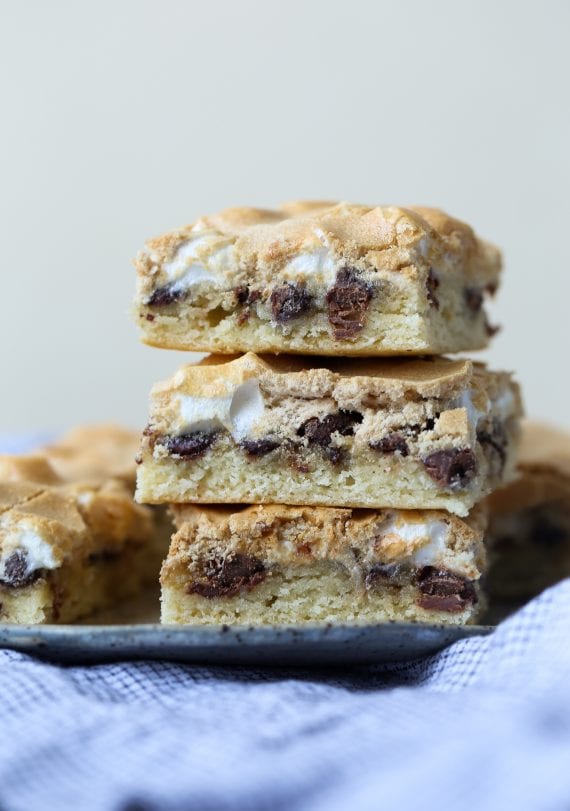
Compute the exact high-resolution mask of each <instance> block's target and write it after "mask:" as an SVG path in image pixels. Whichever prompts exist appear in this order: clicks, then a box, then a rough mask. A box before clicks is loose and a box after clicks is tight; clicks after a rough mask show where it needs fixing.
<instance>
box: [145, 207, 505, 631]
mask: <svg viewBox="0 0 570 811" xmlns="http://www.w3.org/2000/svg"><path fill="white" fill-rule="evenodd" d="M136 266H137V271H138V293H137V302H136V319H137V321H138V323H139V324H140V327H141V329H142V335H143V340H144V341H145V342H146V343H148V344H151V345H154V346H159V347H164V348H168V349H179V350H180V349H181V350H192V351H199V352H209V353H215V354H211V355H209V356H208V357H207V358H205V359H204V360H202V361H201V362H199V363H195V364H186V365H184V366H182V367H181V368H180V369H179V370H178V371H177V372H176V374H175V375H174V376H173V377H172V378H171V379H170V380H167V381H166V382H163V383H159V384H158V385H156V386H155V387H154V388H153V390H152V394H151V405H150V419H149V422H148V425H147V427H146V429H145V430H144V434H143V438H142V447H141V451H140V455H139V457H138V462H139V467H138V475H137V499H138V501H139V502H141V503H144V504H169V505H171V506H170V509H171V513H172V516H173V518H174V521H175V526H176V531H175V534H174V536H173V538H172V542H171V545H170V550H169V552H168V555H167V558H166V560H165V562H164V564H163V566H162V571H161V587H162V621H163V622H165V623H200V624H205V623H225V624H230V623H239V624H265V623H286V624H295V623H306V622H351V623H353V622H376V621H386V620H402V621H421V622H437V623H451V624H457V623H470V622H474V621H476V620H477V619H478V618H479V617H480V615H481V612H482V611H483V610H484V607H485V587H484V582H485V574H486V570H487V566H488V564H487V555H486V548H485V544H484V535H485V531H486V523H487V516H486V508H485V506H484V504H482V502H483V501H484V500H485V499H486V497H487V496H488V495H489V494H490V493H491V492H492V491H494V490H496V489H497V488H499V487H501V486H503V485H505V484H506V483H508V482H509V481H510V480H511V479H512V478H513V474H514V470H515V467H516V449H517V442H518V434H519V422H520V416H521V401H520V395H519V390H518V386H517V385H516V383H514V382H513V381H512V379H511V377H510V375H509V374H508V373H506V372H495V371H491V370H489V369H487V368H486V367H485V366H484V365H483V364H481V363H477V362H474V361H472V360H469V359H466V358H464V357H462V358H449V357H445V356H444V355H445V354H448V353H457V352H464V351H467V350H476V349H481V348H483V347H485V346H486V345H487V343H488V341H489V338H490V336H492V334H493V332H494V330H493V328H492V327H491V326H490V325H489V322H488V320H487V316H486V313H485V309H484V302H485V298H486V297H487V296H488V295H492V294H493V293H494V292H495V291H496V289H497V286H498V283H499V275H500V267H501V260H500V254H499V252H498V251H497V250H496V249H495V248H494V247H492V246H491V245H489V244H487V243H486V242H484V241H482V240H481V239H479V238H477V237H476V236H475V234H474V233H473V231H472V230H471V228H470V227H469V226H467V225H465V224H464V223H462V222H459V221H457V220H455V219H453V218H451V217H449V216H447V215H446V214H444V213H443V212H441V211H438V210H434V209H428V208H398V207H393V206H390V207H374V208H371V207H367V206H362V205H350V204H346V203H342V204H333V203H303V202H300V203H292V204H288V205H284V206H282V207H281V208H280V209H278V210H272V211H268V210H259V209H252V208H235V209H229V210H226V211H223V212H221V213H220V214H217V215H214V216H209V217H203V218H201V219H199V220H198V221H197V222H195V223H194V224H193V225H191V226H188V227H186V228H181V229H179V230H177V231H173V232H171V233H168V234H166V235H164V236H162V237H159V238H157V239H154V240H151V241H149V242H148V243H147V245H146V247H145V248H144V250H143V251H142V252H141V253H140V254H139V256H138V258H137V260H136Z"/></svg>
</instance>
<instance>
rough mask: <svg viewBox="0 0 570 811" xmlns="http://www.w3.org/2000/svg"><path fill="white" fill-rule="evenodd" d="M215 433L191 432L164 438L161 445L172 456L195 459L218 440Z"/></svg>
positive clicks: (217, 434)
mask: <svg viewBox="0 0 570 811" xmlns="http://www.w3.org/2000/svg"><path fill="white" fill-rule="evenodd" d="M218 436H219V433H218V432H217V431H213V432H210V433H208V432H206V431H192V432H191V433H190V434H180V436H167V437H164V438H163V440H162V442H161V444H163V445H165V446H166V448H167V450H168V452H169V453H171V454H172V455H173V456H182V457H183V458H184V459H196V458H198V457H199V456H202V455H203V454H204V453H205V452H206V451H207V450H208V448H209V447H210V446H211V445H213V443H214V442H215V441H216V439H217V438H218Z"/></svg>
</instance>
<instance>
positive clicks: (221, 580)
mask: <svg viewBox="0 0 570 811" xmlns="http://www.w3.org/2000/svg"><path fill="white" fill-rule="evenodd" d="M266 574H267V573H266V571H265V566H264V565H263V563H262V562H261V561H260V560H259V558H256V557H253V556H252V555H243V554H240V553H237V554H235V555H233V556H232V557H227V558H213V559H212V560H208V561H206V563H205V565H204V571H203V579H201V580H196V581H195V582H194V583H190V584H189V585H188V586H187V588H186V593H187V594H199V595H200V597H206V598H207V599H208V600H216V599H219V598H221V597H235V596H236V595H237V594H239V593H240V592H241V591H251V590H252V589H253V588H255V586H257V585H258V584H259V583H261V582H262V581H263V580H264V579H265V577H266Z"/></svg>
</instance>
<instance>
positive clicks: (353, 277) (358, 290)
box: [327, 268, 374, 341]
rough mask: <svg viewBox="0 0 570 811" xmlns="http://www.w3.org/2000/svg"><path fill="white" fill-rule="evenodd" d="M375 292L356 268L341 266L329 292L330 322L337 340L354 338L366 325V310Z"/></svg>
mask: <svg viewBox="0 0 570 811" xmlns="http://www.w3.org/2000/svg"><path fill="white" fill-rule="evenodd" d="M373 293H374V290H373V287H372V285H370V284H368V283H367V282H365V281H363V279H361V278H360V275H359V272H358V271H357V270H356V269H355V268H341V269H340V270H339V271H338V273H337V275H336V281H335V284H334V287H331V289H330V290H329V291H328V293H327V306H328V316H329V322H330V323H331V325H332V328H333V334H334V337H335V339H336V340H337V341H342V340H344V339H346V338H353V337H354V336H355V335H356V334H357V333H358V332H360V330H361V329H362V328H363V327H364V322H365V320H366V311H367V309H368V306H369V304H370V300H371V299H372V295H373Z"/></svg>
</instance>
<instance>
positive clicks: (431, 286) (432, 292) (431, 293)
mask: <svg viewBox="0 0 570 811" xmlns="http://www.w3.org/2000/svg"><path fill="white" fill-rule="evenodd" d="M438 287H439V278H438V276H437V274H436V273H435V272H434V270H433V268H430V269H429V273H428V275H427V279H426V294H427V300H428V301H429V303H430V304H431V306H432V307H435V309H436V310H439V299H438V297H437V295H436V291H437V288H438Z"/></svg>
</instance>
